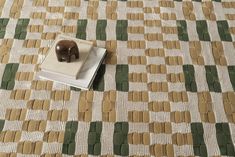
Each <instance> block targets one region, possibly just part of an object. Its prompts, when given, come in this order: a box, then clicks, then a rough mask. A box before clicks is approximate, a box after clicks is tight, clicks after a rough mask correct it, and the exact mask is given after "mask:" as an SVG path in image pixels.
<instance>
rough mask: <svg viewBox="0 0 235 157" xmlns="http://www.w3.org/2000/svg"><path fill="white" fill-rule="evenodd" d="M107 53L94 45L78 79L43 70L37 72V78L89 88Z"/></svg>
mask: <svg viewBox="0 0 235 157" xmlns="http://www.w3.org/2000/svg"><path fill="white" fill-rule="evenodd" d="M105 54H106V49H104V48H98V47H93V48H92V50H91V52H90V54H89V56H88V58H87V60H86V62H85V64H84V65H83V67H82V69H81V71H80V73H79V74H78V78H77V79H72V78H69V77H66V76H64V75H61V74H59V73H53V72H48V71H44V70H41V71H39V72H38V73H37V78H41V79H48V80H51V81H56V82H59V83H63V84H66V85H69V86H73V87H77V88H80V89H84V90H88V89H89V88H90V87H91V86H92V83H93V80H94V78H95V76H96V74H97V71H98V69H99V67H100V65H101V64H102V62H103V59H104V57H105Z"/></svg>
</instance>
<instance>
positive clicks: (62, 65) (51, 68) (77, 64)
mask: <svg viewBox="0 0 235 157" xmlns="http://www.w3.org/2000/svg"><path fill="white" fill-rule="evenodd" d="M60 40H73V41H75V42H76V43H77V46H78V49H79V59H75V56H73V57H74V58H73V59H72V60H71V62H70V63H67V62H66V61H64V62H59V61H58V60H57V56H56V52H55V47H56V44H57V43H58V42H59V41H60ZM92 47H93V43H92V42H90V41H86V40H81V39H77V38H73V37H69V36H66V35H61V34H59V35H58V36H57V38H56V39H55V41H54V43H53V44H52V46H51V48H50V49H49V52H48V54H47V56H46V58H45V59H44V61H43V62H42V64H41V69H42V70H43V71H46V72H51V73H55V74H60V75H61V76H65V77H68V78H71V79H77V78H78V74H79V72H80V70H81V69H82V66H83V64H84V63H85V61H86V60H87V57H88V55H89V53H90V51H91V48H92Z"/></svg>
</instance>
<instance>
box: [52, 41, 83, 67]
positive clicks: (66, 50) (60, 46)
mask: <svg viewBox="0 0 235 157" xmlns="http://www.w3.org/2000/svg"><path fill="white" fill-rule="evenodd" d="M55 52H56V56H57V59H58V61H59V62H62V61H66V62H68V63H69V62H71V57H72V56H73V55H75V58H76V59H78V58H79V49H78V46H77V44H76V42H75V41H73V40H60V41H59V42H58V43H57V44H56V46H55Z"/></svg>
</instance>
